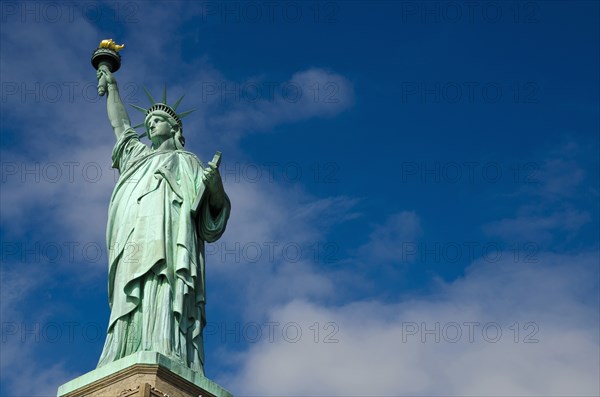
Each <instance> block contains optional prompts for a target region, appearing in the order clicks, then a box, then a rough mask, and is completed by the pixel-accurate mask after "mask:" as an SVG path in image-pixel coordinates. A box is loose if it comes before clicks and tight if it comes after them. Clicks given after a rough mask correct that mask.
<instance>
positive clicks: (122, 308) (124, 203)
mask: <svg viewBox="0 0 600 397" xmlns="http://www.w3.org/2000/svg"><path fill="white" fill-rule="evenodd" d="M112 159H113V167H114V168H117V169H119V171H120V174H121V176H120V178H119V180H118V182H117V184H116V186H115V189H114V192H113V195H112V198H111V202H110V207H109V216H108V226H107V230H106V239H107V245H108V249H109V258H108V260H109V262H108V264H109V270H108V299H109V305H110V307H111V315H110V320H109V325H108V332H107V337H106V342H105V345H104V349H103V351H102V355H101V357H100V361H99V363H98V366H99V367H100V366H102V365H105V364H107V363H109V362H111V361H114V360H117V359H119V358H122V357H125V356H127V355H129V354H132V353H135V352H137V351H156V352H159V353H162V354H164V355H166V356H168V357H170V358H172V359H175V360H178V361H180V362H182V363H184V364H185V365H187V366H188V367H190V368H192V369H193V370H195V371H197V372H200V373H203V364H204V349H203V342H202V329H203V328H204V325H205V324H206V319H205V309H204V306H205V302H206V290H205V283H204V242H213V241H216V240H217V239H218V238H219V237H220V236H221V234H223V232H224V231H225V227H226V225H227V220H228V218H229V212H230V209H231V205H230V202H229V198H227V197H226V199H225V205H224V206H223V207H222V208H210V207H209V204H208V201H209V200H208V195H209V193H208V191H207V190H206V189H205V186H204V183H203V181H202V175H203V166H202V163H201V162H200V160H198V158H197V157H196V156H195V155H194V154H192V153H190V152H186V151H183V150H173V151H155V150H153V149H150V148H148V147H147V146H146V145H144V144H143V143H141V142H140V141H139V139H138V136H137V134H136V133H135V131H134V130H133V129H130V130H128V131H126V132H125V133H124V134H123V135H122V136H121V138H120V139H118V140H117V143H116V144H115V147H114V150H113V155H112Z"/></svg>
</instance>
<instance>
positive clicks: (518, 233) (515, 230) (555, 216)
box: [483, 209, 591, 242]
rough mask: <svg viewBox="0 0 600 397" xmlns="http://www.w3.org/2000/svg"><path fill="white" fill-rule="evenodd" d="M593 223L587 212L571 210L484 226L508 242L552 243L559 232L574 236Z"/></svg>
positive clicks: (522, 217) (502, 220) (487, 230)
mask: <svg viewBox="0 0 600 397" xmlns="http://www.w3.org/2000/svg"><path fill="white" fill-rule="evenodd" d="M590 221H591V216H590V214H589V213H588V212H587V211H579V210H575V209H569V210H565V211H558V212H554V213H552V214H550V215H547V216H542V215H533V214H522V215H521V216H518V217H516V218H504V219H501V220H499V221H494V222H491V223H488V224H486V225H484V226H483V230H484V231H485V233H487V234H488V235H491V236H499V237H501V238H503V239H505V240H508V241H521V242H526V241H535V242H547V241H551V240H552V239H553V238H554V237H555V236H556V233H557V232H567V233H571V234H574V233H576V232H577V231H578V230H579V229H580V228H581V227H582V226H583V225H585V224H586V223H588V222H590Z"/></svg>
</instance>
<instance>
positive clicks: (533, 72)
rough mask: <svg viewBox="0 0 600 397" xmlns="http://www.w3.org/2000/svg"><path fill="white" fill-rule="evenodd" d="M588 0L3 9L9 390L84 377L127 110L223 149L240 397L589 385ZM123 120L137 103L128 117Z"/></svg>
mask: <svg viewBox="0 0 600 397" xmlns="http://www.w3.org/2000/svg"><path fill="white" fill-rule="evenodd" d="M599 12H600V9H599V5H598V3H597V2H592V1H589V2H585V1H583V2H575V1H569V2H566V1H564V2H563V1H552V2H535V1H534V2H460V1H459V2H437V1H432V2H413V1H404V2H403V1H398V2H377V1H374V2H361V1H356V2H335V1H334V2H281V3H276V4H274V3H270V2H236V1H233V2H228V3H224V2H217V1H208V2H190V3H184V2H145V3H137V2H117V3H115V2H106V3H96V2H10V1H7V2H3V3H2V15H1V17H2V25H1V26H2V28H1V29H2V30H1V33H0V40H1V48H0V54H1V59H0V66H1V70H0V72H1V83H2V91H1V106H2V114H1V122H2V125H1V131H2V132H1V142H2V143H1V145H2V147H1V154H2V159H1V162H2V193H1V215H2V219H1V240H2V258H1V259H2V268H1V272H0V275H1V276H2V277H1V289H2V291H1V298H2V299H1V316H2V318H1V321H0V322H1V325H2V342H1V345H0V346H1V351H0V370H1V374H0V379H1V381H2V383H1V385H0V395H2V396H50V395H53V394H55V392H56V389H57V387H58V386H59V385H60V384H62V383H64V382H66V381H68V380H70V379H72V378H74V377H76V376H79V375H81V374H83V373H86V372H88V371H90V370H92V369H93V368H95V365H96V362H97V360H98V358H99V355H100V352H101V350H102V345H103V342H104V336H105V330H106V326H107V322H108V317H109V308H108V304H107V274H106V272H107V263H106V247H105V237H104V233H105V226H106V218H107V208H108V202H109V200H110V194H111V192H112V188H113V187H114V184H115V180H116V177H117V176H116V173H115V171H114V170H112V169H111V168H110V155H111V150H112V146H113V144H114V136H113V133H112V131H111V127H110V124H109V122H108V119H107V116H106V106H105V99H104V98H98V96H97V94H96V93H95V84H96V82H95V71H94V70H93V68H92V66H91V64H90V62H89V58H90V55H91V53H92V51H93V50H94V49H95V48H96V46H97V45H98V43H99V41H100V40H101V39H105V38H109V37H110V38H113V39H114V40H115V41H117V42H118V43H121V42H124V43H125V44H126V47H125V49H124V50H123V51H122V52H121V54H122V57H123V64H122V68H121V70H119V71H118V72H117V73H116V74H115V76H116V78H117V80H118V82H119V86H120V90H121V94H122V96H123V98H124V99H125V101H127V102H130V103H134V104H137V105H139V106H146V105H147V99H146V98H145V95H144V94H143V90H142V86H143V85H145V86H147V87H148V88H149V89H150V91H151V92H152V93H154V95H155V97H157V96H159V93H160V91H161V90H162V87H163V85H164V84H165V83H166V84H167V87H168V94H169V102H173V101H174V100H175V99H177V98H178V97H179V96H181V95H183V94H185V99H184V100H183V102H182V105H181V109H184V110H185V109H188V108H196V109H197V111H196V112H195V113H193V114H192V115H190V116H189V117H187V118H186V119H184V131H185V135H186V142H187V145H186V149H189V150H190V151H193V152H194V153H196V154H198V156H199V157H200V158H202V159H203V160H205V161H208V160H210V159H211V158H212V155H213V154H214V152H215V151H216V150H221V151H222V152H223V163H222V165H221V173H222V175H223V179H224V181H225V187H226V190H227V192H228V194H229V196H230V198H231V201H232V207H233V211H232V215H231V219H230V222H229V225H228V230H227V232H226V233H225V235H224V236H223V238H222V239H221V240H220V241H219V242H217V243H214V244H212V245H210V246H208V247H207V252H208V255H207V284H208V306H207V316H208V321H209V325H208V327H207V329H206V330H205V332H206V335H205V345H206V374H207V376H208V377H209V378H211V379H213V380H215V381H216V382H218V383H219V384H221V385H223V386H224V387H226V388H228V389H230V390H231V391H233V392H234V394H235V395H240V396H243V395H252V396H257V395H261V396H262V395H290V396H298V395H377V396H384V395H427V396H431V395H461V396H464V395H519V396H522V395H544V396H547V395H598V394H599V393H600V385H599V381H598V377H597V375H598V371H599V370H600V344H599V329H600V328H599V315H598V312H599V311H598V309H599V268H598V263H599V258H598V248H599V228H598V217H599V205H598V202H599V195H600V189H599V163H598V160H599V158H598V153H599V151H598V149H599V140H598V131H599V126H600V125H599V123H600V118H599V106H598V105H599V89H598V88H599V74H598V70H599V67H600V65H599V59H600V48H599V37H600V35H599ZM129 114H130V116H131V118H132V120H133V122H134V123H135V124H137V123H140V122H141V114H140V113H138V112H136V111H135V110H133V108H131V111H130V112H129Z"/></svg>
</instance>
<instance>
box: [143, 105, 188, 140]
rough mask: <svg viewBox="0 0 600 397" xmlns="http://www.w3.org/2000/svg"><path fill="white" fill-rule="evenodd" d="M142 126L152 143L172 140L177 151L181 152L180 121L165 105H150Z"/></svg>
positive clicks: (181, 135)
mask: <svg viewBox="0 0 600 397" xmlns="http://www.w3.org/2000/svg"><path fill="white" fill-rule="evenodd" d="M144 126H145V127H146V134H147V135H148V138H150V140H151V141H152V143H155V142H157V141H163V140H165V139H167V138H168V139H171V138H172V139H173V140H174V143H175V147H176V148H177V149H180V150H181V149H183V147H184V146H185V138H184V136H183V125H182V123H181V119H180V118H179V117H178V116H177V114H176V113H175V111H174V110H173V109H171V107H169V106H168V105H166V104H163V103H156V104H154V105H152V106H151V107H150V109H148V113H147V114H146V118H145V119H144Z"/></svg>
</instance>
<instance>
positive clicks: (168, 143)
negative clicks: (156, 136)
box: [152, 138, 177, 151]
mask: <svg viewBox="0 0 600 397" xmlns="http://www.w3.org/2000/svg"><path fill="white" fill-rule="evenodd" d="M152 149H154V150H157V151H158V150H160V151H170V150H177V147H176V146H175V141H174V140H173V138H168V139H165V140H164V141H152Z"/></svg>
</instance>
